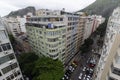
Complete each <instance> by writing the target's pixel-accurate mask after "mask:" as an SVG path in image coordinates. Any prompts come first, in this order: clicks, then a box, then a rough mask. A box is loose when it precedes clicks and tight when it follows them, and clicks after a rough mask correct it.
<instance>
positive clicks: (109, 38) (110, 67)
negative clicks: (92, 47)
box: [96, 7, 120, 80]
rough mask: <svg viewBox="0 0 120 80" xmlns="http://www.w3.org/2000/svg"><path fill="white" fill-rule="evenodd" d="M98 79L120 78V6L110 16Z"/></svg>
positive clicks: (112, 79)
mask: <svg viewBox="0 0 120 80" xmlns="http://www.w3.org/2000/svg"><path fill="white" fill-rule="evenodd" d="M100 53H101V58H100V61H99V64H98V67H97V72H96V80H120V7H118V8H116V9H115V10H114V11H113V13H112V15H111V16H110V18H109V21H108V25H107V30H106V36H105V40H104V46H103V49H102V50H101V51H100Z"/></svg>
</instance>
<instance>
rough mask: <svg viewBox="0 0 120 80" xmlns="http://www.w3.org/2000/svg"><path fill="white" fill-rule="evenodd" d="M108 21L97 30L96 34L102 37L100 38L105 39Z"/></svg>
mask: <svg viewBox="0 0 120 80" xmlns="http://www.w3.org/2000/svg"><path fill="white" fill-rule="evenodd" d="M107 22H108V19H106V20H105V22H104V23H102V24H100V26H99V27H98V28H97V30H96V34H98V35H100V37H104V35H105V32H106V27H107Z"/></svg>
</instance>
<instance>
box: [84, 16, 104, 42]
mask: <svg viewBox="0 0 120 80" xmlns="http://www.w3.org/2000/svg"><path fill="white" fill-rule="evenodd" d="M85 18H86V22H85V30H84V40H85V39H87V38H88V37H90V35H91V34H92V33H93V32H94V31H95V30H96V29H97V28H98V27H99V25H100V24H102V23H103V22H104V21H105V18H103V17H102V16H99V15H89V16H86V17H85Z"/></svg>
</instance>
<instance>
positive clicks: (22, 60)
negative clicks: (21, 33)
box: [17, 52, 38, 78]
mask: <svg viewBox="0 0 120 80" xmlns="http://www.w3.org/2000/svg"><path fill="white" fill-rule="evenodd" d="M17 58H18V62H19V65H20V67H21V69H22V72H23V74H24V75H26V76H27V77H29V78H31V77H33V76H32V74H31V73H32V71H33V69H34V66H35V61H37V60H38V56H37V55H35V53H32V52H31V53H22V54H20V55H18V56H17Z"/></svg>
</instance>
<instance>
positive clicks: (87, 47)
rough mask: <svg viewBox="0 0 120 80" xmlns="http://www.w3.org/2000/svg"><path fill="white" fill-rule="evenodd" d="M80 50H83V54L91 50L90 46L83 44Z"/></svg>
mask: <svg viewBox="0 0 120 80" xmlns="http://www.w3.org/2000/svg"><path fill="white" fill-rule="evenodd" d="M80 50H81V52H82V53H86V52H88V51H89V50H90V48H89V46H87V45H85V44H83V45H82V46H81V48H80Z"/></svg>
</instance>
